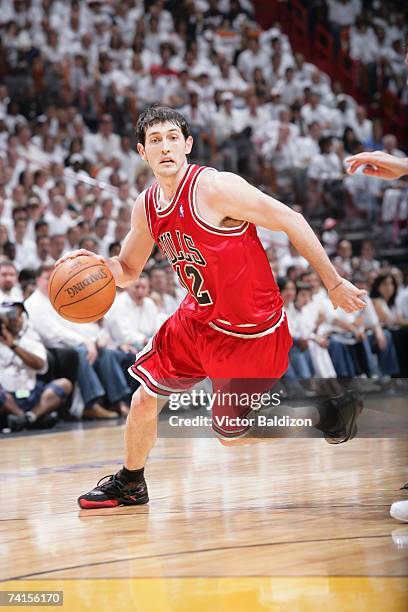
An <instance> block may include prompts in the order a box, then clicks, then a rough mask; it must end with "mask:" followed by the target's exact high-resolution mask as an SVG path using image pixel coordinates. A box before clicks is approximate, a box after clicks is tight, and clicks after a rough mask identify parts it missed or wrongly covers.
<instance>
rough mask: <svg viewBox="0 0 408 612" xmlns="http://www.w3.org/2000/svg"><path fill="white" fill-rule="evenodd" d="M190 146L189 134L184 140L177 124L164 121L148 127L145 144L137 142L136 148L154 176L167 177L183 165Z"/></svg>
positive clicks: (191, 143) (175, 172) (191, 142)
mask: <svg viewBox="0 0 408 612" xmlns="http://www.w3.org/2000/svg"><path fill="white" fill-rule="evenodd" d="M192 146H193V139H192V137H191V136H189V137H188V138H187V140H185V138H184V136H183V133H182V131H181V129H180V128H179V126H178V125H175V124H174V123H170V122H169V121H166V122H165V123H157V124H155V125H153V126H152V127H150V128H148V130H147V132H146V139H145V144H144V146H143V145H142V144H140V143H139V144H138V145H137V150H138V152H139V155H140V157H141V158H142V159H144V160H145V161H147V163H148V164H149V166H150V167H151V169H152V170H153V172H154V174H155V176H161V177H167V176H173V175H176V174H177V173H178V172H179V170H180V169H181V168H182V167H183V166H184V164H185V163H186V155H187V154H188V153H190V151H191V148H192Z"/></svg>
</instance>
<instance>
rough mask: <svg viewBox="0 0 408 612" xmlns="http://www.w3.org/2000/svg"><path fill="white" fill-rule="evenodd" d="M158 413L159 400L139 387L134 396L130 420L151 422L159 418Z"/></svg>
mask: <svg viewBox="0 0 408 612" xmlns="http://www.w3.org/2000/svg"><path fill="white" fill-rule="evenodd" d="M157 412H158V411H157V399H156V398H155V397H152V396H151V395H149V394H148V393H146V391H145V390H144V389H143V387H139V389H137V391H136V392H135V393H134V394H133V396H132V401H131V404H130V412H129V417H128V418H130V419H135V418H136V419H138V420H140V419H143V420H146V421H150V420H152V419H154V418H156V417H157Z"/></svg>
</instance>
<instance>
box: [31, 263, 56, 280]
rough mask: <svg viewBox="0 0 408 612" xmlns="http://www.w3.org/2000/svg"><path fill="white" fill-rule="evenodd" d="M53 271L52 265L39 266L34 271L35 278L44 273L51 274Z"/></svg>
mask: <svg viewBox="0 0 408 612" xmlns="http://www.w3.org/2000/svg"><path fill="white" fill-rule="evenodd" d="M53 269H54V266H53V265H52V264H41V266H39V267H38V268H37V270H36V271H35V278H39V277H40V276H41V275H42V274H43V273H44V272H51V271H52V270H53Z"/></svg>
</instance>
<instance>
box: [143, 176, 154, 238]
mask: <svg viewBox="0 0 408 612" xmlns="http://www.w3.org/2000/svg"><path fill="white" fill-rule="evenodd" d="M151 189H152V188H151V187H149V188H148V189H146V191H145V192H144V195H143V208H144V211H145V216H146V223H147V227H148V229H149V232H150V235H151V237H152V238H153V240H154V236H153V229H152V221H151V218H150V207H149V199H148V198H149V195H148V194H149V192H150V191H151Z"/></svg>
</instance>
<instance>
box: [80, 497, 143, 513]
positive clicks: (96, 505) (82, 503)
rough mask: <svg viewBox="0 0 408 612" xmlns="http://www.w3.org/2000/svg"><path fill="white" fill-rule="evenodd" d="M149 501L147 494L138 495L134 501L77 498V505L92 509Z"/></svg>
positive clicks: (83, 508) (139, 503) (139, 504)
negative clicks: (98, 500)
mask: <svg viewBox="0 0 408 612" xmlns="http://www.w3.org/2000/svg"><path fill="white" fill-rule="evenodd" d="M148 502H149V496H148V495H145V496H143V497H139V499H137V500H136V501H133V500H128V499H107V500H106V501H102V502H97V501H89V500H88V499H83V498H81V497H79V498H78V505H79V507H80V508H82V510H92V509H97V508H117V507H118V506H141V505H143V504H147V503H148Z"/></svg>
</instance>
